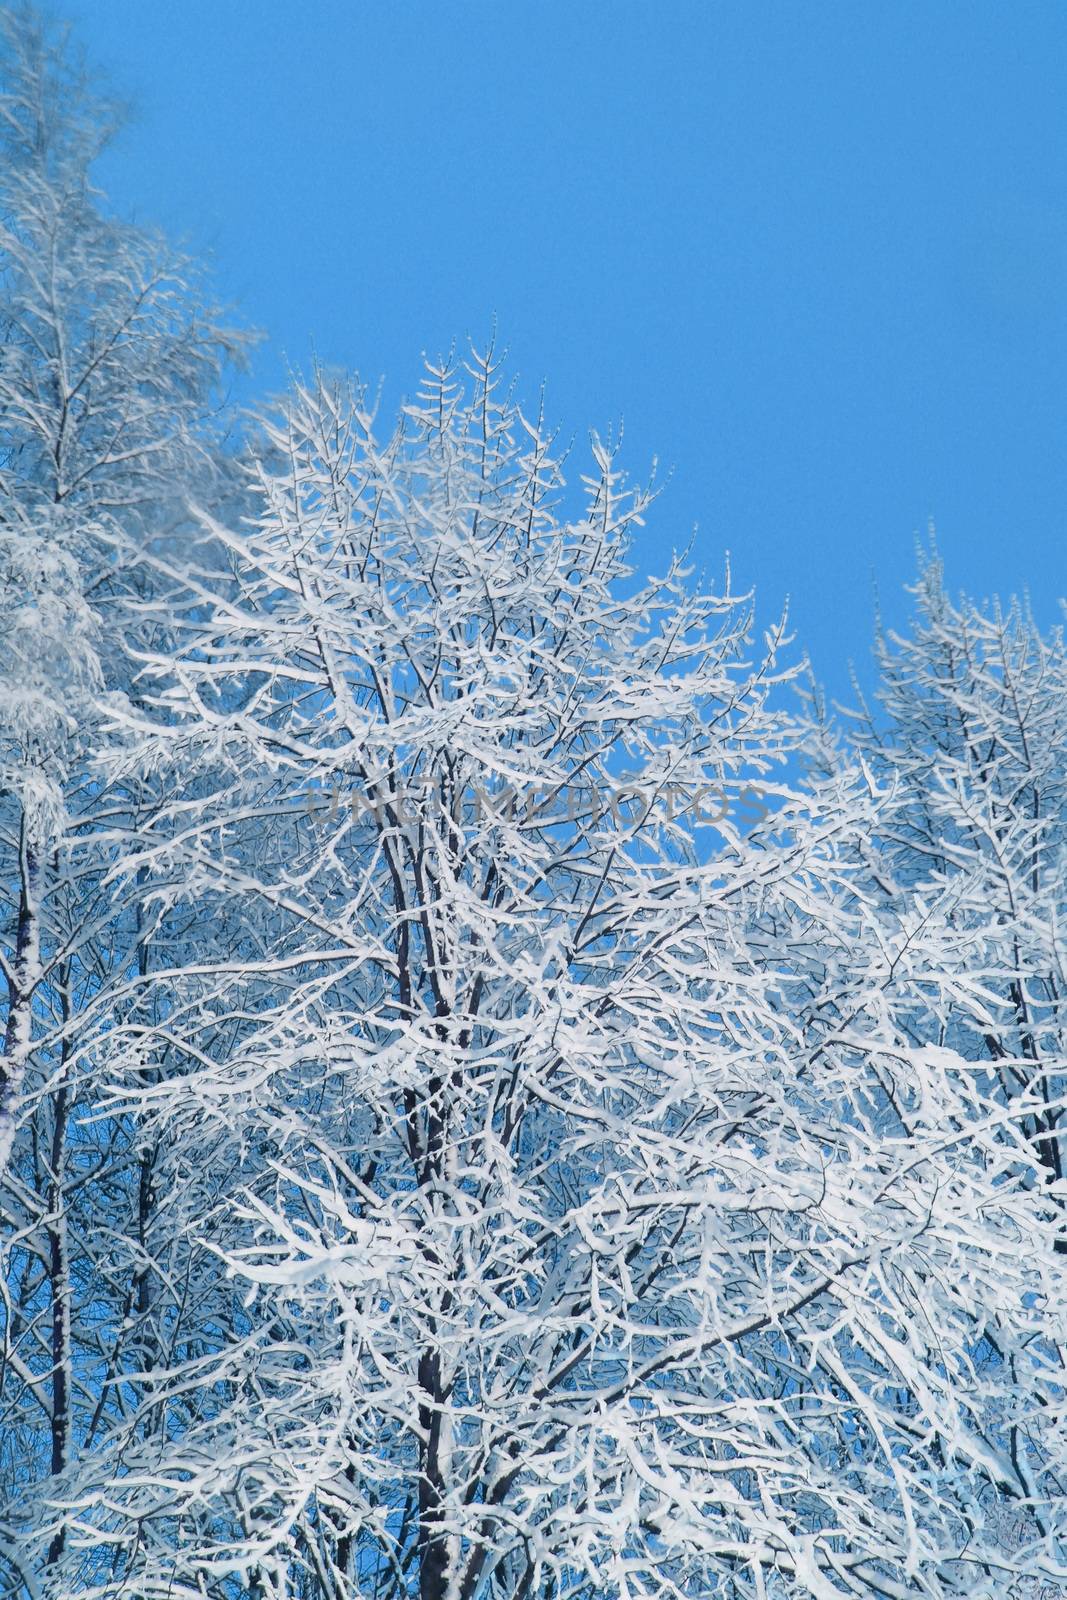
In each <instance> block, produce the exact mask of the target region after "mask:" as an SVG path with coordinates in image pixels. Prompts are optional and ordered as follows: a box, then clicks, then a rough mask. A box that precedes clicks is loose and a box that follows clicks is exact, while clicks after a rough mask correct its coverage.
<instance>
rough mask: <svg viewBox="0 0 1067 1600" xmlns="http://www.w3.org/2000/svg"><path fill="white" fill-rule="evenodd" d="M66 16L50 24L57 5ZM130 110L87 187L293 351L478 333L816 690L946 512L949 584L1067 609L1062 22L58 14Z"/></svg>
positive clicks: (266, 372) (653, 560)
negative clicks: (107, 197) (186, 251)
mask: <svg viewBox="0 0 1067 1600" xmlns="http://www.w3.org/2000/svg"><path fill="white" fill-rule="evenodd" d="M60 4H62V0H60ZM64 9H65V10H66V12H67V14H69V15H71V16H72V17H73V19H74V20H75V22H76V24H77V25H78V27H79V32H80V35H81V37H82V39H83V41H84V42H85V43H86V45H87V46H88V48H89V50H90V52H91V53H92V55H93V56H94V57H95V58H96V59H97V60H98V61H99V62H100V63H101V64H103V65H104V66H106V67H107V68H108V69H109V70H110V72H111V74H112V76H113V78H114V80H115V81H116V83H117V86H118V87H119V88H120V89H121V90H122V91H123V92H126V93H128V94H130V95H131V96H132V97H133V98H134V100H135V101H136V104H137V120H136V122H135V124H134V125H133V127H132V128H131V129H130V130H129V132H128V133H127V134H126V135H125V137H124V139H123V141H122V143H121V145H120V146H119V147H118V148H117V149H116V150H115V151H114V152H113V153H112V154H111V155H110V156H109V157H108V160H107V165H106V169H105V173H104V178H105V181H106V184H107V186H108V187H109V189H110V190H111V192H112V194H113V196H114V198H115V199H116V200H117V201H118V203H119V204H120V206H122V207H123V208H125V209H136V211H137V212H138V214H139V215H141V216H142V217H143V218H145V219H146V220H148V219H155V220H159V221H161V222H162V223H163V224H165V225H166V226H167V227H168V228H169V229H171V230H172V231H174V232H177V233H179V234H182V235H185V236H186V237H187V238H189V239H190V240H191V241H193V242H194V243H195V244H196V245H197V246H198V247H199V248H203V247H208V248H210V249H211V250H212V251H213V252H214V255H215V258H216V262H217V278H218V282H219V284H220V285H221V288H222V291H223V292H224V294H225V295H227V296H228V297H232V298H233V299H234V300H235V301H237V302H238V303H239V304H240V306H241V307H242V309H243V311H244V313H245V315H246V317H247V318H248V319H249V320H250V321H252V322H254V323H257V324H259V325H260V326H262V327H263V328H264V329H265V330H267V332H268V333H269V335H270V343H269V345H268V346H267V347H266V348H265V349H264V351H263V352H262V353H261V355H260V357H259V359H258V367H257V374H256V379H255V382H256V384H257V386H259V387H260V388H264V387H271V388H273V387H276V386H277V385H278V384H279V383H280V382H281V378H282V373H283V370H284V359H285V358H286V357H287V358H288V359H289V360H291V361H292V362H293V363H294V364H297V365H299V364H302V363H304V364H306V362H307V360H308V357H309V354H310V352H311V350H312V347H313V346H314V348H316V349H317V351H318V353H319V355H320V357H321V358H322V359H323V360H325V361H327V362H329V363H340V364H343V365H346V366H351V367H354V368H358V369H359V370H360V371H361V372H362V374H363V375H364V376H365V377H368V378H370V379H372V380H375V379H377V377H378V376H379V375H381V374H384V375H385V376H386V377H387V380H388V387H387V391H386V392H387V396H389V398H390V400H391V401H394V400H395V398H396V397H397V396H398V395H399V393H400V392H401V390H403V389H405V388H407V387H408V386H409V385H411V384H412V382H413V379H414V377H415V375H416V372H417V366H418V362H419V357H420V353H421V352H422V351H423V350H429V351H430V352H437V351H439V350H441V349H442V348H447V346H448V344H449V343H450V341H451V340H452V338H453V336H457V337H459V338H461V339H462V337H463V336H464V335H465V334H468V333H469V334H472V335H474V336H475V337H477V338H480V337H482V336H484V335H485V334H486V333H487V332H488V330H489V328H490V325H491V319H492V317H493V316H494V314H495V315H496V317H497V320H498V324H499V330H500V337H501V340H502V342H504V343H506V344H507V345H508V346H509V347H510V349H511V352H512V364H513V367H514V369H515V370H517V372H518V374H519V379H520V391H521V392H522V393H523V394H525V395H526V396H528V397H531V398H532V397H533V396H535V395H536V391H537V388H538V385H539V384H540V382H541V381H542V379H544V380H545V381H546V383H547V395H548V410H549V413H550V415H551V416H553V417H554V418H555V419H557V420H558V421H559V422H560V423H561V424H562V426H563V429H564V432H565V434H567V435H569V434H571V433H574V434H576V435H577V436H578V437H579V439H581V438H582V437H583V436H584V432H585V430H586V429H587V428H588V427H589V426H590V425H594V426H598V427H600V428H604V427H606V426H607V425H608V424H610V423H611V422H612V421H616V422H617V421H618V419H619V418H620V417H621V418H623V419H624V421H625V429H626V445H625V454H626V458H627V460H628V462H629V463H630V464H631V465H632V468H633V470H634V471H635V473H638V474H643V473H644V471H645V469H646V467H647V465H648V462H649V460H650V458H651V457H652V455H654V454H655V455H658V456H659V457H660V460H661V462H662V463H663V464H664V465H672V466H673V467H674V469H675V470H674V477H673V481H672V483H671V485H670V487H669V489H668V490H667V492H666V494H665V495H664V497H663V498H662V499H661V500H660V502H659V504H658V506H657V507H656V509H655V514H654V517H653V520H652V521H651V522H650V525H649V527H648V529H647V530H646V532H645V534H644V536H643V540H642V543H641V545H640V547H639V559H640V562H641V564H642V566H644V567H645V568H647V569H651V568H652V567H654V566H656V565H658V564H659V563H660V562H661V561H662V560H664V559H665V556H666V551H667V548H668V547H670V546H671V545H679V544H685V543H686V542H687V540H688V538H689V535H690V531H691V528H692V525H693V524H694V523H697V524H699V529H698V535H697V543H696V551H697V555H698V559H699V561H700V562H701V563H702V564H706V566H707V568H708V569H709V571H712V572H714V571H715V570H717V568H718V566H719V563H720V560H721V554H722V551H723V550H724V548H729V549H730V551H731V552H732V557H733V563H734V570H735V576H736V580H737V581H738V582H739V583H743V584H746V585H747V584H749V583H754V584H755V585H756V586H757V589H758V593H759V597H760V609H761V612H762V614H763V615H764V616H765V617H766V618H767V619H768V620H769V619H770V616H771V613H772V612H773V611H775V610H776V609H777V607H778V606H779V605H780V603H781V601H782V599H783V597H784V596H785V595H786V594H787V593H788V594H790V595H791V596H792V612H793V619H794V623H795V625H796V627H797V629H798V634H799V639H798V642H799V644H801V645H803V646H804V647H806V648H807V649H808V650H809V651H810V653H811V656H812V658H813V660H814V663H815V666H816V670H817V672H818V673H819V675H820V677H822V678H823V679H824V680H825V681H826V682H827V683H828V684H829V686H830V688H831V689H832V690H834V691H841V690H843V689H844V688H845V686H846V663H847V660H848V658H849V657H850V656H851V657H854V658H855V659H856V661H857V665H858V666H859V667H860V668H861V670H862V671H863V672H864V674H866V671H867V665H868V660H869V644H870V636H871V618H872V610H873V600H872V596H873V592H874V582H875V581H876V582H877V584H878V588H879V591H880V593H881V596H882V600H883V605H884V609H885V612H886V614H887V616H888V617H889V618H890V619H891V620H893V619H899V618H900V617H901V616H902V615H903V614H904V602H903V600H902V599H901V597H900V586H901V584H902V583H903V582H905V581H907V580H908V579H909V578H910V576H911V573H912V570H913V551H914V540H915V536H916V533H917V532H919V531H921V530H923V529H924V528H925V525H926V523H927V521H928V519H930V518H933V519H934V520H935V522H936V524H937V528H938V539H939V544H940V546H941V548H942V551H943V553H944V555H945V557H946V561H947V566H948V575H949V580H950V583H951V584H952V585H953V587H966V588H968V589H969V590H971V591H972V592H975V593H977V594H978V595H985V594H988V593H990V592H991V591H993V590H1000V591H1002V592H1006V591H1009V590H1011V589H1013V588H1020V587H1022V586H1028V587H1029V589H1030V591H1031V594H1032V597H1033V601H1034V605H1035V609H1036V610H1037V612H1038V614H1039V616H1040V617H1041V618H1042V619H1043V620H1045V621H1051V620H1053V619H1054V618H1055V616H1056V615H1057V609H1056V606H1055V597H1056V596H1058V595H1061V594H1065V593H1067V551H1065V541H1064V521H1065V519H1064V510H1065V496H1064V490H1065V487H1067V481H1065V480H1067V110H1065V106H1067V5H1065V4H1063V3H1047V4H1032V3H1027V0H1001V3H998V4H986V3H973V0H970V3H967V4H958V3H952V4H948V3H944V0H928V3H924V4H911V3H905V0H878V3H877V4H876V3H864V4H860V3H851V4H836V3H828V0H815V3H808V4H800V3H796V4H790V5H785V4H772V3H759V0H728V3H721V4H716V3H713V0H706V3H698V0H644V3H641V4H637V3H633V0H614V3H603V0H538V3H532V0H498V3H496V4H488V3H485V0H407V3H405V0H394V3H391V4H370V3H364V0H174V3H168V4H163V3H162V0H150V3H146V0H70V4H69V5H67V6H66V7H65V8H64Z"/></svg>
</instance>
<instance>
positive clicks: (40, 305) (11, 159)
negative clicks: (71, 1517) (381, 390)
mask: <svg viewBox="0 0 1067 1600" xmlns="http://www.w3.org/2000/svg"><path fill="white" fill-rule="evenodd" d="M114 126H115V118H114V116H113V113H112V110H111V108H110V107H109V105H108V104H107V102H106V101H105V100H103V99H102V98H101V97H100V96H99V95H98V94H97V92H96V91H95V90H94V88H93V85H92V83H91V82H90V81H89V79H88V78H87V77H86V75H85V73H84V72H83V70H82V69H81V68H80V66H79V65H78V63H77V61H76V59H75V57H74V55H73V54H72V52H71V51H70V49H69V47H68V46H67V44H66V42H65V40H64V37H63V34H62V32H61V31H56V30H53V29H52V28H51V27H50V26H49V25H47V24H46V23H45V22H44V21H42V19H41V18H40V16H39V15H38V14H37V13H36V12H35V11H33V10H32V8H30V7H27V6H17V7H15V8H11V9H4V10H2V11H0V986H2V998H0V1006H2V1007H3V1009H2V1010H0V1032H2V1037H0V1248H2V1250H3V1278H4V1300H3V1306H2V1310H0V1415H2V1417H3V1424H2V1428H0V1524H2V1525H3V1527H4V1529H5V1530H6V1532H5V1534H4V1536H3V1537H0V1574H2V1576H3V1581H4V1582H5V1583H7V1582H20V1583H23V1584H30V1582H31V1579H30V1577H29V1576H28V1575H27V1574H28V1572H30V1570H31V1569H32V1564H33V1563H32V1562H31V1563H30V1565H29V1567H27V1565H26V1564H25V1562H24V1561H23V1558H22V1556H21V1555H20V1535H19V1533H18V1530H17V1528H16V1527H15V1526H14V1523H17V1522H18V1521H19V1519H20V1518H21V1517H22V1515H23V1511H22V1510H21V1509H19V1508H22V1507H24V1506H25V1504H26V1503H27V1497H36V1499H37V1502H38V1503H39V1504H40V1505H42V1506H43V1505H44V1503H45V1500H46V1499H47V1495H48V1493H49V1488H48V1485H49V1484H50V1482H51V1480H52V1478H53V1477H54V1475H55V1474H56V1473H58V1472H61V1471H62V1470H63V1469H64V1468H65V1466H66V1465H67V1463H68V1461H69V1458H70V1455H71V1452H72V1450H74V1449H75V1448H76V1447H77V1446H78V1445H79V1443H80V1441H81V1440H83V1439H84V1438H85V1436H86V1433H87V1430H88V1429H89V1427H90V1423H91V1417H92V1413H93V1411H94V1410H95V1408H96V1406H97V1404H98V1402H99V1394H98V1393H96V1392H94V1390H98V1389H99V1383H100V1380H101V1379H102V1378H103V1376H104V1373H105V1371H106V1367H107V1356H106V1349H107V1347H108V1343H109V1341H110V1339H111V1337H112V1335H111V1333H110V1332H109V1331H108V1319H109V1317H114V1318H115V1319H116V1320H117V1321H121V1311H116V1307H120V1306H121V1305H122V1303H123V1301H124V1297H125V1296H126V1295H127V1294H128V1293H129V1292H130V1285H129V1282H127V1283H125V1284H123V1283H122V1282H120V1281H119V1277H120V1274H119V1273H117V1272H116V1271H115V1270H113V1264H112V1261H111V1259H110V1257H111V1256H112V1255H113V1253H114V1252H113V1250H112V1246H111V1244H110V1243H109V1240H110V1238H111V1236H112V1235H115V1234H117V1235H119V1236H122V1235H123V1233H124V1232H126V1233H129V1234H130V1236H132V1237H134V1238H135V1237H136V1232H137V1226H138V1221H137V1219H138V1212H139V1205H140V1204H141V1202H139V1199H138V1194H139V1179H138V1167H139V1164H140V1165H144V1163H145V1162H146V1161H147V1159H148V1157H147V1155H145V1154H143V1153H135V1149H136V1147H137V1140H136V1135H135V1132H134V1130H133V1129H132V1128H131V1127H127V1128H125V1129H124V1128H121V1127H120V1126H119V1124H118V1123H116V1122H112V1123H110V1124H109V1125H108V1127H107V1129H106V1130H99V1129H96V1128H95V1127H94V1126H93V1125H92V1124H90V1123H89V1122H88V1121H87V1118H88V1117H89V1115H90V1114H91V1111H92V1108H93V1106H94V1105H95V1103H96V1101H97V1099H98V1094H99V1086H98V1084H97V1082H96V1080H95V1078H94V1054H93V1045H92V1040H93V1037H94V1035H95V1033H96V1032H97V1031H100V1032H106V1031H107V1028H108V1027H109V1026H111V1025H113V1023H114V1021H115V1020H116V1018H117V1017H118V1016H126V1015H127V1014H128V1011H129V1007H130V1002H129V1000H128V999H127V998H125V997H124V996H125V990H126V986H127V984H128V981H129V979H130V978H131V976H132V975H135V974H136V973H137V972H138V969H139V968H145V969H146V968H147V964H149V955H148V931H149V928H148V922H147V921H146V919H145V917H144V914H143V908H139V907H135V906H134V905H133V904H132V903H131V902H129V901H128V900H127V901H125V902H124V901H123V900H122V899H121V898H120V897H118V896H117V895H116V894H115V893H114V891H113V890H112V889H111V888H109V886H108V873H109V872H110V871H112V870H113V869H114V868H115V866H116V865H117V860H116V848H117V846H116V838H117V836H118V835H117V832H116V830H119V829H120V824H123V825H126V826H128V824H129V821H130V819H131V817H135V816H137V815H140V814H144V813H146V812H148V811H150V810H151V808H152V806H153V804H154V803H155V796H154V794H153V792H152V790H151V787H150V785H146V784H144V783H142V784H140V785H139V786H138V787H137V788H136V789H130V790H126V791H122V790H119V789H117V788H115V787H114V786H110V787H109V786H108V785H107V784H106V782H105V781H104V780H103V778H102V777H101V775H100V773H99V772H98V770H97V768H96V762H97V758H98V756H99V755H100V753H101V751H102V750H103V748H104V747H105V746H106V744H107V742H108V737H109V736H108V735H107V733H106V731H105V729H104V718H105V717H106V716H107V715H109V714H110V713H109V711H108V706H109V703H110V702H111V701H112V700H113V699H114V698H115V697H116V696H119V697H122V696H123V695H125V694H126V693H127V692H129V691H130V690H131V685H132V677H133V674H134V673H135V672H136V662H135V660H134V658H133V654H132V651H133V650H134V648H135V647H136V643H137V637H138V632H137V618H136V612H135V606H136V604H140V603H142V602H143V601H144V600H145V599H146V598H147V594H146V592H145V590H144V571H143V569H139V568H137V566H136V562H135V559H134V554H135V552H136V550H137V549H138V548H141V547H144V546H146V545H151V546H152V548H154V549H157V550H160V551H162V550H165V549H169V550H173V549H174V547H175V543H176V541H177V540H178V538H179V535H180V529H181V519H182V517H183V515H184V510H183V507H184V500H185V497H186V496H187V495H188V494H189V493H190V492H191V491H195V492H197V493H199V494H200V495H201V497H207V498H208V499H210V500H212V501H214V500H215V499H217V498H218V490H219V486H220V485H221V484H222V483H223V482H224V481H225V468H224V462H223V459H222V457H221V456H220V454H219V447H218V443H219V438H220V428H219V419H218V418H217V417H216V416H215V414H214V413H215V408H216V401H215V390H216V388H217V385H218V380H219V378H220V375H221V373H222V372H223V370H224V367H225V364H226V361H227V359H228V357H229V355H230V354H231V353H233V352H234V351H235V350H236V349H237V347H238V345H239V342H240V341H239V340H238V341H235V339H234V338H233V337H232V336H230V335H229V334H227V333H226V332H225V331H224V329H223V328H222V326H221V324H220V322H219V319H218V317H217V316H216V314H215V313H214V312H213V311H212V310H211V309H210V308H209V307H208V305H207V303H206V301H205V300H204V298H203V296H202V294H201V292H200V290H199V288H198V287H197V282H196V275H195V274H194V273H193V272H192V270H191V269H190V268H189V267H188V266H187V264H186V263H184V262H183V261H182V260H181V258H179V257H177V256H175V255H174V254H173V253H170V254H168V252H167V251H166V248H165V246H164V245H163V243H162V242H161V241H160V240H158V239H156V238H155V237H154V236H152V235H149V234H146V233H145V232H143V231H141V230H138V229H136V228H133V227H131V226H129V225H127V224H125V223H122V222H120V221H119V220H117V219H115V218H113V217H111V216H110V215H109V213H108V212H107V210H106V207H105V205H104V202H103V200H102V197H101V196H100V195H99V194H98V193H97V192H96V191H95V189H94V188H93V185H92V179H91V170H92V164H93V161H94V159H95V157H96V156H97V154H98V152H99V150H100V149H101V147H102V145H103V143H104V142H105V140H106V138H107V137H108V136H109V135H110V133H111V131H112V129H113V127H114ZM148 1189H149V1185H148V1183H147V1181H146V1179H144V1178H143V1179H142V1181H141V1182H140V1192H141V1194H142V1196H143V1194H145V1193H147V1192H148ZM142 1209H143V1208H142ZM12 1519H14V1523H13V1521H12ZM60 1544H61V1541H59V1542H56V1543H54V1544H52V1543H50V1544H49V1547H48V1549H47V1550H46V1551H45V1553H44V1555H43V1557H42V1558H41V1559H42V1560H43V1561H44V1563H45V1564H47V1563H48V1561H49V1560H54V1559H57V1558H58V1554H59V1550H60ZM35 1559H36V1558H35ZM27 1560H28V1558H27ZM5 1563H6V1566H5V1565H4V1564H5ZM9 1575H13V1576H9Z"/></svg>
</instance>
